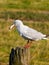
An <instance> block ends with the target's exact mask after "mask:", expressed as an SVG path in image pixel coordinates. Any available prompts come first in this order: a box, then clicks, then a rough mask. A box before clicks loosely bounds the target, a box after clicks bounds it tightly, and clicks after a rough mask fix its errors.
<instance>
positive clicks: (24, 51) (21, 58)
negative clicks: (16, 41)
mask: <svg viewBox="0 0 49 65" xmlns="http://www.w3.org/2000/svg"><path fill="white" fill-rule="evenodd" d="M29 63H30V48H20V47H16V49H14V48H12V49H11V53H10V56H9V65H30V64H29Z"/></svg>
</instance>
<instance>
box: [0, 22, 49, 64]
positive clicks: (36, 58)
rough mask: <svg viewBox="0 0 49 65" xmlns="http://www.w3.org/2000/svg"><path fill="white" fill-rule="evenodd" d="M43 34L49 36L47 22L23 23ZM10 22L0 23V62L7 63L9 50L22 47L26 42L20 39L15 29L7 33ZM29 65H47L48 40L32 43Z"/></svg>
mask: <svg viewBox="0 0 49 65" xmlns="http://www.w3.org/2000/svg"><path fill="white" fill-rule="evenodd" d="M23 23H24V24H25V25H28V26H29V27H32V28H34V29H36V30H38V31H40V32H42V33H44V34H49V22H43V23H42V22H37V21H36V22H31V21H30V22H27V21H24V22H23ZM11 24H12V22H11V21H10V22H8V21H0V62H2V63H6V64H7V63H8V60H9V54H10V51H11V48H12V47H13V48H15V47H16V46H21V47H22V46H24V45H25V44H26V42H27V41H26V40H24V39H23V38H22V37H20V35H19V33H18V31H17V30H16V28H14V29H13V30H12V31H9V27H10V25H11ZM30 51H31V62H30V65H49V40H39V41H36V42H32V45H31V48H30Z"/></svg>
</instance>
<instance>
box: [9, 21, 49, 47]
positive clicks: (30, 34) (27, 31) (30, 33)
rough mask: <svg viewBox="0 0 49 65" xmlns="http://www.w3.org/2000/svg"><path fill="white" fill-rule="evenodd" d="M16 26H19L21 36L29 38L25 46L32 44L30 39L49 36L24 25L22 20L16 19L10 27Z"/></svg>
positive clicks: (35, 39)
mask: <svg viewBox="0 0 49 65" xmlns="http://www.w3.org/2000/svg"><path fill="white" fill-rule="evenodd" d="M14 26H15V27H16V28H17V30H18V32H19V34H20V36H22V37H23V38H24V39H26V40H27V44H26V45H25V46H24V47H25V48H28V47H29V46H30V44H29V41H38V40H42V39H47V38H48V36H49V35H45V34H43V33H41V32H39V31H37V30H35V29H32V28H30V27H28V26H26V25H24V24H23V22H22V21H21V20H15V21H14V23H13V24H12V25H11V26H10V28H9V29H10V30H11V29H12V28H13V27H14Z"/></svg>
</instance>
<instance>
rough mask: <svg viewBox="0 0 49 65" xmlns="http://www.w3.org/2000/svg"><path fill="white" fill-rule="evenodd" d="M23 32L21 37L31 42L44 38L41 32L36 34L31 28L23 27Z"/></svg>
mask: <svg viewBox="0 0 49 65" xmlns="http://www.w3.org/2000/svg"><path fill="white" fill-rule="evenodd" d="M24 30H25V31H24V32H23V36H24V37H26V38H29V39H32V40H39V39H42V38H44V37H45V35H44V34H42V33H41V32H38V31H36V30H34V29H32V28H29V27H27V26H25V29H24Z"/></svg>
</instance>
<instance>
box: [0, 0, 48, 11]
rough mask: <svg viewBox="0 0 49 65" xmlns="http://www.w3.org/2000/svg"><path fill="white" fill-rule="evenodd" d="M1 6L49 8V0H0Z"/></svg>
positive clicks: (34, 8)
mask: <svg viewBox="0 0 49 65" xmlns="http://www.w3.org/2000/svg"><path fill="white" fill-rule="evenodd" d="M0 8H3V9H5V8H6V9H12V8H13V9H27V10H28V9H29V10H49V0H2V1H1V0H0Z"/></svg>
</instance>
